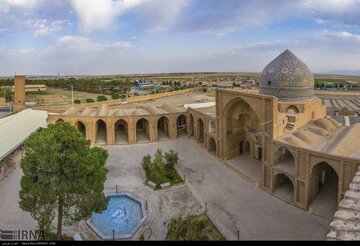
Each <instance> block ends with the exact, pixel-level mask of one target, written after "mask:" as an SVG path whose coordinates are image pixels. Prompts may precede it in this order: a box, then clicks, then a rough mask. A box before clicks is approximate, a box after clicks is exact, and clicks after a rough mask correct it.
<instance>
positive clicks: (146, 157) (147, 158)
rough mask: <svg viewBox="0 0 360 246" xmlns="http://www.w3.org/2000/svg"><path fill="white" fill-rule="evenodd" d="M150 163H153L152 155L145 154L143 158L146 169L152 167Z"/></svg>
mask: <svg viewBox="0 0 360 246" xmlns="http://www.w3.org/2000/svg"><path fill="white" fill-rule="evenodd" d="M150 165H151V155H146V156H144V157H143V160H142V166H143V168H144V170H145V171H148V170H149V169H150Z"/></svg>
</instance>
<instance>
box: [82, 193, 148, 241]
mask: <svg viewBox="0 0 360 246" xmlns="http://www.w3.org/2000/svg"><path fill="white" fill-rule="evenodd" d="M107 197H108V198H109V202H108V206H107V209H106V210H105V211H103V212H101V213H93V214H92V215H91V217H90V219H89V220H88V224H89V226H90V227H91V228H92V229H93V230H94V231H95V232H96V233H97V234H98V235H99V236H100V237H101V238H103V239H113V238H114V239H121V238H131V237H132V236H133V235H134V233H135V232H136V231H137V229H138V228H139V227H140V226H141V224H142V223H143V222H144V221H145V219H146V212H145V207H144V201H142V200H141V199H138V198H136V197H135V196H134V195H132V194H130V193H120V194H119V193H118V194H107Z"/></svg>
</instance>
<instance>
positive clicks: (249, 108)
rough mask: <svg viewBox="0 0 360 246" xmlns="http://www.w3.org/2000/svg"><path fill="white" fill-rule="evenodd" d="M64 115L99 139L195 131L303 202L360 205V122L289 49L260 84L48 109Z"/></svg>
mask: <svg viewBox="0 0 360 246" xmlns="http://www.w3.org/2000/svg"><path fill="white" fill-rule="evenodd" d="M21 81H23V78H22V77H19V76H17V77H16V78H15V109H17V110H23V109H24V108H25V107H24V105H25V104H24V93H23V92H22V91H23V90H24V86H25V83H22V82H21ZM22 95H23V96H22ZM58 121H65V122H69V123H70V124H72V125H74V126H75V127H77V128H78V129H79V131H81V132H82V134H83V135H84V137H85V138H87V139H89V140H90V141H91V143H92V144H100V145H101V144H105V145H124V144H137V143H143V144H146V143H151V142H157V141H166V140H172V139H177V138H179V137H181V136H182V137H188V138H190V139H193V140H194V141H195V142H197V143H198V144H199V145H200V146H201V147H203V148H204V149H205V150H206V151H208V152H209V154H211V155H213V156H214V157H215V158H217V159H218V160H219V161H220V162H221V163H223V164H224V165H225V166H227V167H228V168H230V169H231V170H233V171H235V172H236V173H238V174H239V175H241V176H242V177H245V178H246V179H247V180H249V181H250V182H251V183H253V184H254V185H256V186H257V187H258V188H259V189H262V190H264V191H265V192H267V193H269V194H271V195H274V196H276V197H278V198H281V199H282V200H284V201H285V202H287V203H290V204H292V205H293V206H296V207H298V208H300V209H302V210H305V211H308V210H309V209H310V207H311V205H312V204H317V203H318V204H321V203H325V204H326V207H327V209H328V210H329V211H330V213H331V217H332V216H333V214H334V212H335V211H336V210H337V209H339V204H340V203H344V201H346V200H347V202H348V203H350V204H351V203H353V204H355V205H353V206H355V207H356V206H357V209H359V207H358V205H356V204H357V203H356V202H355V200H353V198H352V197H351V196H352V195H353V194H355V193H356V188H354V182H353V179H355V178H356V173H357V171H358V170H359V168H360V142H359V141H360V140H359V139H360V123H358V124H353V125H352V126H350V127H348V126H344V125H343V124H341V123H339V122H337V121H336V120H335V119H333V118H331V117H330V116H327V115H326V106H325V105H324V104H323V102H322V100H321V99H319V98H317V97H315V95H314V78H313V74H312V72H311V71H310V69H309V68H308V67H307V65H306V64H305V63H304V62H302V61H301V60H300V59H299V58H298V57H297V56H296V55H294V54H293V53H292V52H291V51H289V50H286V51H284V52H283V53H281V54H280V55H279V56H278V57H276V58H275V59H274V60H273V61H271V62H270V63H269V64H268V65H267V66H266V67H265V68H264V70H263V72H262V74H261V81H260V85H259V91H256V92H255V91H245V90H237V89H217V90H216V97H215V102H210V103H197V104H171V103H163V104H158V105H154V104H151V105H149V104H144V105H140V106H136V107H134V106H132V105H131V104H128V105H121V107H120V106H112V105H108V104H107V103H106V102H104V103H102V104H101V105H99V106H98V107H90V106H89V107H84V106H81V105H76V106H72V107H70V108H68V109H67V110H65V111H64V112H62V113H59V112H56V113H55V112H51V111H49V112H48V116H47V122H48V124H53V123H56V122H58ZM354 177H355V178H354ZM352 182H353V183H352ZM355 183H356V184H358V183H357V182H355ZM357 190H358V188H357ZM353 196H355V197H358V196H359V194H358V193H356V194H355V195H353ZM349 206H350V205H349ZM340 207H341V206H340ZM328 210H327V211H325V212H324V214H326V213H328ZM351 211H352V212H353V213H354V211H355V210H351ZM335 217H336V216H335ZM339 223H340V222H339ZM332 230H333V229H332ZM331 233H335V232H334V231H332V232H331Z"/></svg>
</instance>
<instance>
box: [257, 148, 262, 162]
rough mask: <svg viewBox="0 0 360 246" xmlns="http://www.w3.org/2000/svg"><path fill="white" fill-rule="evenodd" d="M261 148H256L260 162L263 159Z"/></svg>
mask: <svg viewBox="0 0 360 246" xmlns="http://www.w3.org/2000/svg"><path fill="white" fill-rule="evenodd" d="M262 151H263V150H262V148H261V147H258V160H260V161H262V159H263V152H262Z"/></svg>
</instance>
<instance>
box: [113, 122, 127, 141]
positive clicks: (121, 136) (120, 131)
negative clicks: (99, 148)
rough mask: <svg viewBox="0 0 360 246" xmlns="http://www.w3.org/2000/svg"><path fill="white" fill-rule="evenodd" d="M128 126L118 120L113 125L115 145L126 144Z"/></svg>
mask: <svg viewBox="0 0 360 246" xmlns="http://www.w3.org/2000/svg"><path fill="white" fill-rule="evenodd" d="M128 143H129V135H128V124H127V122H126V121H125V120H122V119H121V120H118V121H116V123H115V144H128Z"/></svg>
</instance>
